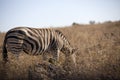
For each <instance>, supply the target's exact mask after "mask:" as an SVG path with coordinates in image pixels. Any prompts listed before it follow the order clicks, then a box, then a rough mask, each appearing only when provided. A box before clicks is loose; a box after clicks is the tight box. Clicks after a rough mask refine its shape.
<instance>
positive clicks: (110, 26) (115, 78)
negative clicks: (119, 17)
mask: <svg viewBox="0 0 120 80" xmlns="http://www.w3.org/2000/svg"><path fill="white" fill-rule="evenodd" d="M57 29H58V30H60V31H61V32H63V34H65V35H66V37H67V39H68V40H69V41H70V43H71V45H72V46H73V47H76V48H79V51H78V53H77V54H76V55H77V57H76V59H77V66H76V67H73V64H72V63H71V62H70V61H69V60H68V61H67V62H65V63H64V55H63V54H62V53H61V56H60V61H61V62H62V63H63V64H61V66H54V65H52V66H50V67H48V66H49V63H45V64H44V63H43V60H42V57H41V56H30V55H27V54H24V53H21V55H20V57H19V60H17V59H15V57H14V55H13V54H11V53H9V54H8V55H9V60H10V62H9V63H7V64H5V65H4V64H3V63H2V54H0V64H1V65H0V79H15V80H16V79H19V80H22V79H25V80H26V79H32V80H35V79H36V78H37V79H43V80H45V79H46V80H47V79H50V80H53V79H55V80H58V79H59V80H120V22H110V23H103V24H94V25H73V26H70V27H65V28H57ZM4 35H5V34H3V33H1V34H0V46H1V47H2V43H3V39H4ZM1 47H0V53H2V52H1V49H2V48H1ZM68 62H69V63H68ZM42 63H43V64H42ZM70 63H71V64H70ZM38 64H39V65H41V64H42V65H44V66H46V67H40V66H39V65H38ZM36 65H38V66H37V67H36ZM47 67H48V68H50V70H51V69H52V71H50V70H49V69H48V68H47ZM51 67H52V68H51ZM39 70H40V71H39ZM41 70H42V71H41ZM40 75H42V78H41V76H40ZM35 76H37V77H35ZM51 76H52V77H51Z"/></svg>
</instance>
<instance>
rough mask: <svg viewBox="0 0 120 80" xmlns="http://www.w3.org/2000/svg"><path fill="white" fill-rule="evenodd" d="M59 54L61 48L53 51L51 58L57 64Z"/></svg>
mask: <svg viewBox="0 0 120 80" xmlns="http://www.w3.org/2000/svg"><path fill="white" fill-rule="evenodd" d="M59 54H60V50H59V49H57V50H55V52H54V53H53V58H50V59H49V62H50V63H52V64H55V65H58V64H59Z"/></svg>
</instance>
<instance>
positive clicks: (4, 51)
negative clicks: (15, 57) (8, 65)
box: [2, 36, 8, 62]
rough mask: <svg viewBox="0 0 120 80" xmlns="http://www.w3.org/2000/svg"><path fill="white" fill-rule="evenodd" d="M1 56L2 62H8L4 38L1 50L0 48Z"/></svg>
mask: <svg viewBox="0 0 120 80" xmlns="http://www.w3.org/2000/svg"><path fill="white" fill-rule="evenodd" d="M2 56H3V61H5V62H7V61H8V55H7V49H6V36H5V39H4V42H3V48H2Z"/></svg>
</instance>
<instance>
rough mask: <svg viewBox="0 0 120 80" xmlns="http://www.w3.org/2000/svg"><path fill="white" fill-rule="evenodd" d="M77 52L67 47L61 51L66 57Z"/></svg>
mask: <svg viewBox="0 0 120 80" xmlns="http://www.w3.org/2000/svg"><path fill="white" fill-rule="evenodd" d="M77 51H78V49H77V48H72V47H69V48H68V47H64V48H63V49H62V52H63V53H64V54H65V56H66V57H68V56H71V55H73V54H76V52H77Z"/></svg>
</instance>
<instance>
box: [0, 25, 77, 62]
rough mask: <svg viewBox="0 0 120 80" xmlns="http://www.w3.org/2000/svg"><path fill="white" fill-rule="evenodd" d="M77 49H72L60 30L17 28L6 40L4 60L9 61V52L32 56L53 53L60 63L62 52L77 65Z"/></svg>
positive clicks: (9, 32) (10, 32) (10, 31)
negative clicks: (71, 57) (70, 57)
mask: <svg viewBox="0 0 120 80" xmlns="http://www.w3.org/2000/svg"><path fill="white" fill-rule="evenodd" d="M76 50H77V49H76V48H73V47H71V45H70V42H69V41H68V40H67V38H66V37H65V36H64V35H63V33H62V32H61V31H60V30H55V29H53V28H40V29H38V28H30V27H15V28H13V29H10V30H9V31H8V32H7V33H6V35H5V38H4V43H3V52H2V55H3V60H4V61H5V62H7V61H8V54H7V52H8V51H9V52H11V53H13V54H16V55H19V54H20V53H21V52H22V51H23V52H25V53H27V54H30V55H43V57H45V56H44V54H45V52H52V55H53V59H54V60H55V62H59V55H60V52H62V53H64V54H65V57H69V56H73V59H72V60H73V62H74V63H75V56H74V55H75V53H76Z"/></svg>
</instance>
